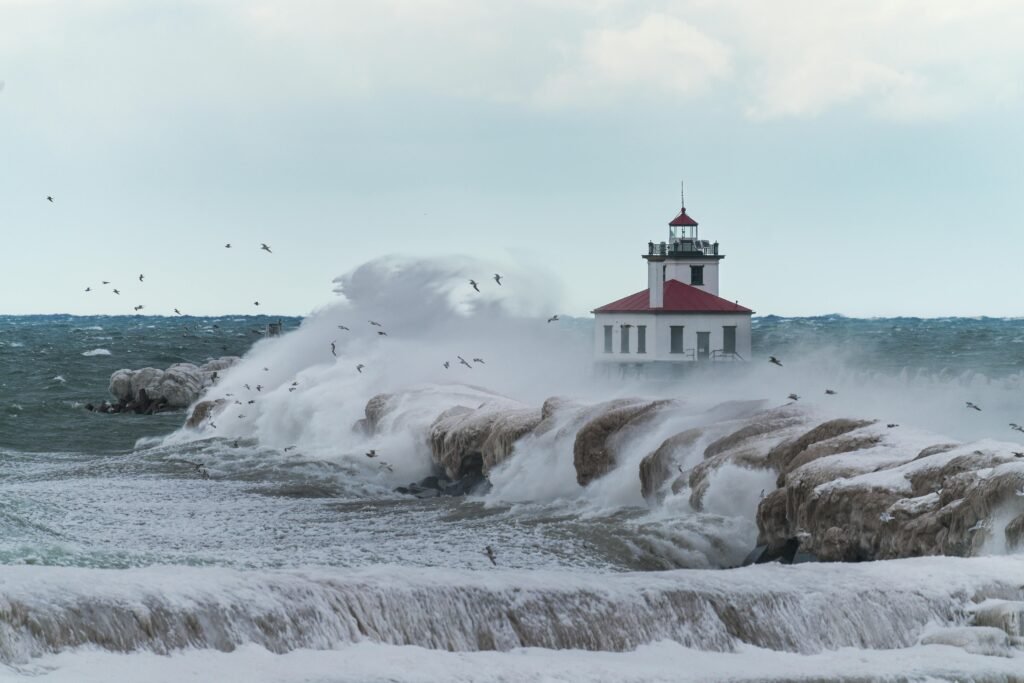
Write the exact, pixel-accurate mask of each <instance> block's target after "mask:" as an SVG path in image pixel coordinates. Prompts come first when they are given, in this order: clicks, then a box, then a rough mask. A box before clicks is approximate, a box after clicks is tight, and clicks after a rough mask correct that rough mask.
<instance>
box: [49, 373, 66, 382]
mask: <svg viewBox="0 0 1024 683" xmlns="http://www.w3.org/2000/svg"><path fill="white" fill-rule="evenodd" d="M50 381H51V382H60V383H61V384H64V383H65V382H67V380H66V379H64V375H57V376H56V377H51V378H50Z"/></svg>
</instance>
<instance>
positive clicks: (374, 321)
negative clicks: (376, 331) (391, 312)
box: [369, 320, 383, 327]
mask: <svg viewBox="0 0 1024 683" xmlns="http://www.w3.org/2000/svg"><path fill="white" fill-rule="evenodd" d="M369 322H370V324H371V325H376V326H377V327H383V325H381V324H380V323H379V322H377V321H376V320H370V321H369Z"/></svg>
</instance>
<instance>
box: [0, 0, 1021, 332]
mask: <svg viewBox="0 0 1024 683" xmlns="http://www.w3.org/2000/svg"><path fill="white" fill-rule="evenodd" d="M1021 36H1024V11H1022V10H1021V5H1020V3H1019V2H1017V1H1016V0H1006V1H998V0H972V2H970V3H967V2H962V1H960V0H956V1H945V0H888V1H884V2H883V1H877V2H872V1H869V0H864V1H860V2H829V1H822V0H773V1H772V2H757V1H753V0H752V1H749V2H743V1H740V0H720V1H711V0H680V1H673V0H664V1H661V2H647V1H645V0H621V1H620V0H545V1H540V0H520V1H512V0H506V1H503V2H498V1H493V2H491V1H484V0H477V1H475V2H471V1H468V0H466V1H463V0H374V1H373V2H369V1H367V0H361V1H356V2H347V1H342V0H339V1H328V0H269V1H264V2H260V1H252V2H243V1H241V0H203V1H200V0H192V1H177V2H171V1H160V0H153V1H149V0H0V81H3V82H4V87H3V89H2V90H0V235H2V243H0V292H2V295H0V313H49V312H72V313H130V312H131V308H132V306H134V305H137V304H145V305H146V312H152V313H170V312H171V309H172V308H173V307H179V308H181V309H183V310H185V311H187V312H190V313H197V314H198V313H203V314H207V313H224V312H256V309H255V308H254V307H253V305H252V302H253V301H254V300H256V299H258V300H259V301H260V302H261V306H260V309H259V311H261V312H269V313H282V314H303V313H306V312H308V311H310V310H311V309H313V308H315V307H317V306H320V305H322V304H323V303H325V302H326V301H328V300H329V299H331V298H332V296H333V295H332V294H331V289H332V284H331V281H332V279H333V278H334V276H336V275H338V274H339V273H342V272H345V271H348V270H350V269H352V268H354V267H356V266H358V265H359V264H361V263H364V262H366V261H368V260H371V259H374V258H377V257H380V256H383V255H387V254H401V255H404V256H414V257H415V256H445V255H459V256H469V257H476V258H480V259H481V260H483V261H484V262H485V263H486V264H487V269H488V270H489V269H490V268H491V267H492V266H491V265H490V264H491V263H497V264H506V265H507V266H508V268H509V270H510V271H512V270H520V269H523V268H525V270H524V272H526V270H531V269H541V270H548V271H551V272H553V273H554V274H555V275H556V276H557V279H558V280H559V281H560V282H561V289H562V295H563V298H564V303H563V306H564V310H563V311H561V312H563V313H568V314H585V313H586V312H588V311H589V310H591V309H592V308H595V307H597V306H599V305H602V304H604V303H607V302H609V301H611V300H613V299H617V298H619V297H622V296H625V295H627V294H630V293H632V292H634V291H637V290H639V289H642V288H643V287H645V286H646V273H645V270H644V262H643V261H642V259H641V258H640V255H641V254H642V253H644V252H645V251H646V245H647V242H648V241H649V240H660V239H663V238H664V236H665V235H666V233H667V227H666V224H667V222H668V221H669V220H670V219H671V218H672V217H673V216H674V215H675V213H676V212H677V210H678V209H679V181H680V179H685V181H686V188H687V197H686V203H687V209H688V210H689V212H690V214H691V215H692V216H693V217H695V218H696V219H697V220H698V221H700V223H701V231H702V236H704V237H708V238H710V239H717V240H718V241H719V242H720V243H721V247H722V250H723V252H724V253H725V254H726V259H725V261H724V262H723V264H722V274H721V287H722V295H723V296H725V297H726V298H729V299H739V300H740V302H741V303H743V304H744V305H747V306H749V307H751V308H753V309H755V310H756V311H757V312H758V313H759V314H769V313H776V314H784V315H810V314H821V313H831V312H839V313H844V314H848V315H858V316H867V315H897V314H906V315H921V316H936V315H1022V314H1024V310H1022V304H1021V294H1020V293H1021V292H1024V268H1022V267H1021V255H1022V254H1024V230H1022V220H1021V208H1020V206H1019V205H1020V201H1021V196H1022V180H1024V133H1022V127H1021V122H1022V121H1024V90H1022V88H1024V40H1021ZM47 195H52V196H53V197H54V200H55V201H54V202H53V203H52V204H51V203H49V202H47V201H46V197H47ZM226 242H230V243H232V245H233V248H232V249H230V250H227V249H225V248H224V247H223V245H224V243H226ZM261 242H266V243H268V244H269V245H270V246H271V248H272V249H273V251H274V253H273V254H272V255H271V254H266V253H264V252H261V251H260V250H259V245H260V243H261ZM497 267H499V268H504V267H505V266H502V265H499V266H497ZM481 270H482V271H484V270H485V268H484V266H483V265H482V266H481ZM139 273H146V276H147V281H146V283H145V284H144V285H140V283H138V282H137V277H138V274H139ZM490 274H491V273H490V272H480V273H479V274H478V275H477V279H484V280H486V279H487V278H488V277H489V276H490ZM101 280H111V281H113V282H114V283H115V284H118V285H121V289H122V292H123V294H122V296H120V297H118V296H115V295H113V294H112V293H111V292H110V291H109V290H110V288H109V286H108V287H104V286H102V285H100V282H101ZM513 284H514V283H511V282H509V283H507V285H510V286H511V285H513ZM86 286H91V287H93V289H94V290H96V291H93V292H91V293H88V294H86V293H85V292H83V290H84V289H85V287H86Z"/></svg>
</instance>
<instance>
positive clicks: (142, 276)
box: [139, 273, 146, 282]
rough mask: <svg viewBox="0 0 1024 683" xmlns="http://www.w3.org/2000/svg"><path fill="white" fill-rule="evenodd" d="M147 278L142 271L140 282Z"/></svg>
mask: <svg viewBox="0 0 1024 683" xmlns="http://www.w3.org/2000/svg"><path fill="white" fill-rule="evenodd" d="M145 279H146V276H145V275H143V274H142V273H139V282H142V281H143V280H145Z"/></svg>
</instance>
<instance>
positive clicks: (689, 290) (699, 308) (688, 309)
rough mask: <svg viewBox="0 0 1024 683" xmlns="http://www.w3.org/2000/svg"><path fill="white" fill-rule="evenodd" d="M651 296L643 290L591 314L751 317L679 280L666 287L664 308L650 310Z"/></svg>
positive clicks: (745, 309) (669, 283)
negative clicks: (730, 314) (703, 314)
mask: <svg viewBox="0 0 1024 683" xmlns="http://www.w3.org/2000/svg"><path fill="white" fill-rule="evenodd" d="M650 303H651V300H650V293H649V292H648V291H647V290H646V289H645V290H643V291H640V292H637V293H636V294H630V295H629V296H627V297H625V298H622V299H619V300H618V301H613V302H611V303H610V304H605V305H604V306H602V307H601V308H598V309H595V310H594V311H593V312H594V313H753V311H752V310H750V309H749V308H744V307H743V306H740V305H739V304H734V303H733V302H731V301H726V300H725V299H723V298H722V297H719V296H715V295H714V294H711V293H710V292H705V291H704V290H703V289H697V288H696V287H693V286H691V285H687V284H683V283H682V282H680V281H679V280H668V281H667V282H666V283H665V298H664V305H663V306H662V307H661V308H651V307H650Z"/></svg>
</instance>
